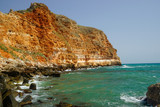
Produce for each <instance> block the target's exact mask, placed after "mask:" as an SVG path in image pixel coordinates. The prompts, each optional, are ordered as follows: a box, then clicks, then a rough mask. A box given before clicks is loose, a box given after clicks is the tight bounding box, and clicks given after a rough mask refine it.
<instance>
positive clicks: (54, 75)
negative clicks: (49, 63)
mask: <svg viewBox="0 0 160 107" xmlns="http://www.w3.org/2000/svg"><path fill="white" fill-rule="evenodd" d="M52 76H53V77H60V76H61V74H60V73H55V74H52Z"/></svg>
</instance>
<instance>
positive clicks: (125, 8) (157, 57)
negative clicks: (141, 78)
mask: <svg viewBox="0 0 160 107" xmlns="http://www.w3.org/2000/svg"><path fill="white" fill-rule="evenodd" d="M31 2H41V3H44V4H46V5H47V6H48V7H49V9H50V10H51V11H52V12H53V13H56V14H62V15H65V16H67V17H69V18H71V19H73V20H75V21H76V22H77V23H78V24H79V25H85V26H92V27H95V28H98V29H101V30H103V31H104V33H105V34H106V35H107V37H108V39H109V41H110V42H111V44H112V45H113V46H114V48H116V49H117V50H118V56H119V57H120V58H121V61H122V63H144V62H145V63H153V62H160V0H1V1H0V11H2V12H5V13H8V12H9V10H10V8H12V9H13V10H20V9H26V8H28V7H29V6H30V3H31Z"/></svg>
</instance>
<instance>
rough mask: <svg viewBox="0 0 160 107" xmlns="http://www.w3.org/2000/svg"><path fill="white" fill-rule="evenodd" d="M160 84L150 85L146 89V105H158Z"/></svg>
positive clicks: (159, 101) (159, 102)
mask: <svg viewBox="0 0 160 107" xmlns="http://www.w3.org/2000/svg"><path fill="white" fill-rule="evenodd" d="M159 93H160V83H157V84H152V85H150V86H149V87H148V91H147V93H146V96H147V103H148V104H150V105H152V106H156V105H159V104H160V94H159Z"/></svg>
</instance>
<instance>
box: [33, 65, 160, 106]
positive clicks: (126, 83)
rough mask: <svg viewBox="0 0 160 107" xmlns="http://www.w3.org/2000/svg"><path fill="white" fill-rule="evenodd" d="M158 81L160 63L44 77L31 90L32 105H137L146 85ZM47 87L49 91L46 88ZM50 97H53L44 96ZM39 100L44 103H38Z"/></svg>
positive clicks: (102, 68) (96, 69) (159, 80)
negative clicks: (62, 103) (61, 102)
mask: <svg viewBox="0 0 160 107" xmlns="http://www.w3.org/2000/svg"><path fill="white" fill-rule="evenodd" d="M158 82H160V64H125V65H122V66H111V67H98V68H94V69H87V70H78V71H75V72H70V73H68V74H62V75H61V77H60V78H51V77H49V78H43V81H40V82H38V87H39V89H38V90H36V91H34V92H33V93H32V94H33V96H34V101H35V103H34V104H33V105H34V107H35V106H37V107H53V105H55V104H58V103H59V102H60V101H63V102H67V103H70V104H73V105H80V106H82V107H140V106H142V107H143V105H141V104H140V101H141V100H140V97H142V96H145V94H146V92H147V87H148V86H149V85H151V84H155V83H158ZM48 87H50V88H49V89H48V90H45V89H46V88H48ZM48 97H52V98H53V99H50V100H49V99H47V98H48ZM38 99H40V100H41V101H43V102H44V103H41V104H40V103H37V102H36V101H37V100H38Z"/></svg>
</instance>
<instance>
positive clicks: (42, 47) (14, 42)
mask: <svg viewBox="0 0 160 107" xmlns="http://www.w3.org/2000/svg"><path fill="white" fill-rule="evenodd" d="M116 52H117V50H116V49H114V48H113V46H112V45H111V43H110V42H109V41H108V39H107V37H106V35H105V34H104V33H103V31H101V30H98V29H96V28H92V27H85V26H80V25H77V23H76V22H75V21H73V20H71V19H69V18H67V17H66V16H63V15H57V14H54V13H52V12H51V11H50V10H49V9H48V7H47V6H46V5H44V4H42V3H32V4H31V6H30V8H28V9H26V10H20V11H14V10H12V11H10V12H9V13H8V14H4V13H2V12H0V61H1V62H0V68H3V67H8V66H5V64H6V65H14V66H16V68H18V69H16V71H21V70H24V69H25V66H26V65H27V66H29V67H31V66H38V67H42V66H43V67H53V66H59V65H63V66H72V68H73V69H74V68H76V67H86V66H99V65H101V66H105V65H120V64H121V62H120V59H119V57H118V56H117V54H116ZM6 58H7V59H9V61H8V62H6V61H4V60H6ZM18 62H19V63H18ZM7 69H11V70H12V67H11V66H10V67H8V68H7ZM12 71H13V70H12Z"/></svg>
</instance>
